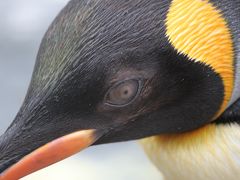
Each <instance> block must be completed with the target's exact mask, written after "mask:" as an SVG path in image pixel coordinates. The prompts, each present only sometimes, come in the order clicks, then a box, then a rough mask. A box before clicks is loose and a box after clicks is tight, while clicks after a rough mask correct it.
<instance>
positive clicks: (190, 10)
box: [166, 0, 234, 118]
mask: <svg viewBox="0 0 240 180" xmlns="http://www.w3.org/2000/svg"><path fill="white" fill-rule="evenodd" d="M166 27H167V31H166V34H167V36H168V38H169V41H170V43H171V44H172V45H173V47H174V48H175V49H176V50H177V51H178V52H179V53H182V54H184V55H187V56H188V58H189V59H192V60H194V61H198V62H201V63H203V64H205V65H207V66H210V67H211V68H212V69H213V70H214V71H215V72H216V73H218V74H219V75H220V77H221V78H222V81H223V85H224V92H225V94H224V100H223V102H222V105H221V107H220V109H219V111H218V112H217V113H216V115H215V117H214V118H216V117H217V116H219V115H220V114H221V113H222V112H223V111H224V110H225V109H226V107H227V105H228V103H229V101H230V99H231V96H232V91H233V83H234V54H233V42H232V38H231V33H230V31H229V28H228V26H227V23H226V21H225V20H224V18H223V16H222V14H221V12H220V11H218V10H217V9H216V8H215V7H214V6H213V5H212V4H211V3H210V2H209V1H208V0H173V1H172V4H171V6H170V9H169V12H168V14H167V19H166Z"/></svg>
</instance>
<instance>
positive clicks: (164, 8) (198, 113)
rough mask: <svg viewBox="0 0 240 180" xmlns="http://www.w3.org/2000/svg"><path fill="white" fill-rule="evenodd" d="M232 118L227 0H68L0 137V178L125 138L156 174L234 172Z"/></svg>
mask: <svg viewBox="0 0 240 180" xmlns="http://www.w3.org/2000/svg"><path fill="white" fill-rule="evenodd" d="M239 123H240V1H239V0H131V1H129V0H122V1H119V0H71V1H70V2H69V3H68V4H67V5H66V7H65V8H64V9H63V10H62V11H61V12H60V13H59V15H58V16H57V17H56V19H55V20H54V22H53V23H52V24H51V25H50V27H49V29H48V31H47V32H46V34H45V36H44V38H43V40H42V43H41V45H40V49H39V52H38V55H37V60H36V63H35V68H34V72H33V75H32V80H31V83H30V85H29V89H28V92H27V95H26V97H25V100H24V102H23V104H22V106H21V108H20V110H19V112H18V114H17V115H16V118H15V119H14V121H13V122H12V123H11V125H10V126H9V127H8V129H7V130H6V131H5V133H4V134H3V135H1V137H0V172H1V174H0V180H17V179H20V178H21V177H24V176H26V175H28V174H31V173H32V172H35V171H37V170H39V169H42V168H44V167H47V166H48V165H51V164H53V163H55V162H58V161H60V160H62V159H64V158H67V157H69V156H70V155H72V154H75V153H77V152H79V151H80V150H82V149H84V148H86V147H88V146H91V145H98V144H103V143H111V142H120V141H128V140H136V139H142V140H141V144H142V145H143V147H144V150H145V151H146V153H147V155H148V156H149V157H150V159H151V160H152V162H153V163H154V164H155V165H156V166H157V168H158V169H159V170H160V171H161V172H162V173H163V175H164V177H165V179H166V180H191V179H196V180H215V179H216V180H225V179H228V180H238V179H239V177H240V125H239Z"/></svg>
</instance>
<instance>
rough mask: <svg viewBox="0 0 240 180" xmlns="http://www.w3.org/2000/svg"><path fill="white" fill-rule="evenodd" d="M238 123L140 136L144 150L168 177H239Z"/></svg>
mask: <svg viewBox="0 0 240 180" xmlns="http://www.w3.org/2000/svg"><path fill="white" fill-rule="evenodd" d="M239 139H240V127H239V125H238V124H237V123H231V124H209V125H207V126H205V127H203V128H200V129H198V130H195V131H192V132H188V133H183V134H178V135H159V136H153V137H150V138H146V139H143V140H141V144H142V145H143V147H144V150H145V152H146V154H147V155H148V156H149V158H150V159H151V161H152V162H153V163H154V164H155V165H156V166H157V168H158V169H159V170H160V171H161V172H162V173H163V175H164V177H165V179H166V180H168V179H186V180H188V179H189V180H190V179H198V180H205V179H221V178H222V179H237V177H240V171H239V168H240V140H239Z"/></svg>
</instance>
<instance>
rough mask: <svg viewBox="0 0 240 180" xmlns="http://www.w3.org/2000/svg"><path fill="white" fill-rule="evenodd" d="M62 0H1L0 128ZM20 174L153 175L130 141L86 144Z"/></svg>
mask: <svg viewBox="0 0 240 180" xmlns="http://www.w3.org/2000/svg"><path fill="white" fill-rule="evenodd" d="M66 2H67V0H51V1H48V0H41V1H37V0H21V1H19V0H8V1H3V0H2V1H0V124H1V126H0V134H2V133H3V132H4V130H5V129H6V128H7V126H8V125H9V124H10V122H11V121H12V120H13V118H14V116H15V115H16V113H17V111H18V109H19V107H20V106H21V103H22V101H23V98H24V96H25V93H26V90H27V87H28V83H29V81H30V78H31V73H32V69H33V65H34V62H35V57H36V54H37V50H38V47H39V44H40V41H41V38H42V36H43V34H44V32H45V31H46V29H47V27H48V25H49V24H50V23H51V21H52V20H53V18H54V17H55V16H56V14H57V13H58V12H59V10H60V9H61V8H62V7H63V6H64V5H65V4H66ZM24 179H30V180H37V179H60V180H61V179H62V180H63V179H64V180H65V179H76V180H79V179H84V180H85V179H86V180H96V179H98V180H108V179H109V180H110V179H111V180H112V179H113V180H126V179H127V180H128V179H129V180H130V179H131V180H134V179H136V180H157V179H161V176H160V174H159V173H158V171H157V170H156V168H155V167H154V166H153V165H152V164H151V163H150V162H149V161H148V159H147V158H146V156H145V154H144V153H143V151H142V149H141V148H140V146H139V145H138V144H137V143H135V142H127V143H116V144H110V145H101V146H97V147H91V148H89V149H87V150H85V151H84V152H81V153H79V154H77V155H75V156H73V157H71V158H69V159H67V160H65V161H63V162H60V163H58V164H56V165H53V166H51V167H49V168H46V169H44V170H41V171H39V172H37V173H34V174H33V175H31V176H28V177H27V178H24Z"/></svg>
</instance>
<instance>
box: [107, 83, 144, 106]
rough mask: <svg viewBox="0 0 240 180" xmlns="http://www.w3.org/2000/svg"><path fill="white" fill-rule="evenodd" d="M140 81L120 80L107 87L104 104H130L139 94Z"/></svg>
mask: <svg viewBox="0 0 240 180" xmlns="http://www.w3.org/2000/svg"><path fill="white" fill-rule="evenodd" d="M139 89H140V81H139V80H136V79H131V80H126V81H122V82H120V83H118V84H116V85H114V86H113V87H112V88H110V89H109V91H108V93H107V94H106V96H105V101H106V104H108V105H111V106H125V105H128V104H130V103H131V102H132V101H133V100H134V99H135V98H136V97H137V95H138V94H139Z"/></svg>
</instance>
